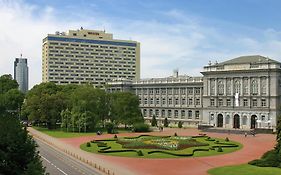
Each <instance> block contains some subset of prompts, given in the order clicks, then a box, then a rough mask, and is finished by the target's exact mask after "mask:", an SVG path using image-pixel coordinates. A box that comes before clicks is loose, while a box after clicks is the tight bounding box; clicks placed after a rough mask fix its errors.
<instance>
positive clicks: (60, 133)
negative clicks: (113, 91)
mask: <svg viewBox="0 0 281 175" xmlns="http://www.w3.org/2000/svg"><path fill="white" fill-rule="evenodd" d="M33 128H34V129H36V130H38V131H40V132H43V133H45V134H47V135H49V136H52V137H56V138H73V137H81V136H94V135H96V132H86V133H84V132H83V131H82V132H80V133H79V132H72V131H71V130H69V132H66V131H65V130H63V129H61V128H58V129H52V130H49V129H47V128H43V127H37V126H33ZM117 131H118V133H128V132H130V131H128V130H126V129H124V128H119V129H117ZM102 132H103V133H105V131H102Z"/></svg>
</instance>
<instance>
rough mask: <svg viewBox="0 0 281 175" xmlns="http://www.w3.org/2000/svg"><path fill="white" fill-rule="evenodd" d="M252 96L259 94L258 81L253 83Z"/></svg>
mask: <svg viewBox="0 0 281 175" xmlns="http://www.w3.org/2000/svg"><path fill="white" fill-rule="evenodd" d="M252 94H258V82H257V80H253V81H252Z"/></svg>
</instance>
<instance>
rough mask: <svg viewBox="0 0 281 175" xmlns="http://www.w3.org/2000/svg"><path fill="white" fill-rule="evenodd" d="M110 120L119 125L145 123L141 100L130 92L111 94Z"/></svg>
mask: <svg viewBox="0 0 281 175" xmlns="http://www.w3.org/2000/svg"><path fill="white" fill-rule="evenodd" d="M110 104H111V105H110V109H111V110H110V114H111V116H110V119H111V121H113V122H115V123H116V124H117V125H118V124H119V123H121V124H124V125H125V127H126V126H127V125H132V124H134V123H138V122H143V117H142V115H141V111H140V108H139V99H138V97H137V96H136V95H134V94H132V93H130V92H116V93H112V94H111V103H110Z"/></svg>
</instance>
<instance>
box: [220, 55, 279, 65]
mask: <svg viewBox="0 0 281 175" xmlns="http://www.w3.org/2000/svg"><path fill="white" fill-rule="evenodd" d="M258 63H278V64H281V63H280V62H278V61H276V60H273V59H270V58H268V57H264V56H261V55H248V56H240V57H237V58H233V59H231V60H228V61H224V62H222V63H219V64H217V65H229V64H258Z"/></svg>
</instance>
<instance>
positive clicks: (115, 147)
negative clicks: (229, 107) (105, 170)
mask: <svg viewBox="0 0 281 175" xmlns="http://www.w3.org/2000/svg"><path fill="white" fill-rule="evenodd" d="M205 139H206V138H196V140H197V141H199V142H203V143H204V142H205V143H206V142H207V141H205ZM216 140H218V141H220V142H224V139H216ZM104 143H106V144H107V146H110V147H111V149H110V150H126V149H124V148H123V147H122V145H121V144H118V143H116V142H115V141H104ZM207 143H209V144H210V145H209V146H197V147H190V148H186V149H183V150H166V151H167V152H171V153H176V154H189V153H192V151H193V150H194V149H198V148H200V149H208V148H209V147H210V146H212V145H215V143H213V142H207ZM230 143H235V144H237V145H239V147H235V148H223V152H218V151H217V149H216V150H209V151H198V152H195V153H194V155H193V156H191V157H202V156H213V155H220V154H226V153H230V152H234V151H237V150H239V149H241V148H242V144H240V143H237V142H232V141H231V142H230ZM80 148H81V149H82V150H85V151H88V152H92V153H97V154H103V155H110V156H121V157H138V158H180V157H179V156H174V155H169V154H163V153H153V154H148V152H149V151H154V150H157V149H135V150H141V151H142V152H143V156H141V157H139V156H138V155H137V153H134V152H117V153H99V152H98V151H99V149H100V148H99V147H98V146H97V144H96V143H91V147H87V146H86V143H84V144H82V145H81V146H80ZM158 150H159V149H158Z"/></svg>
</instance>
